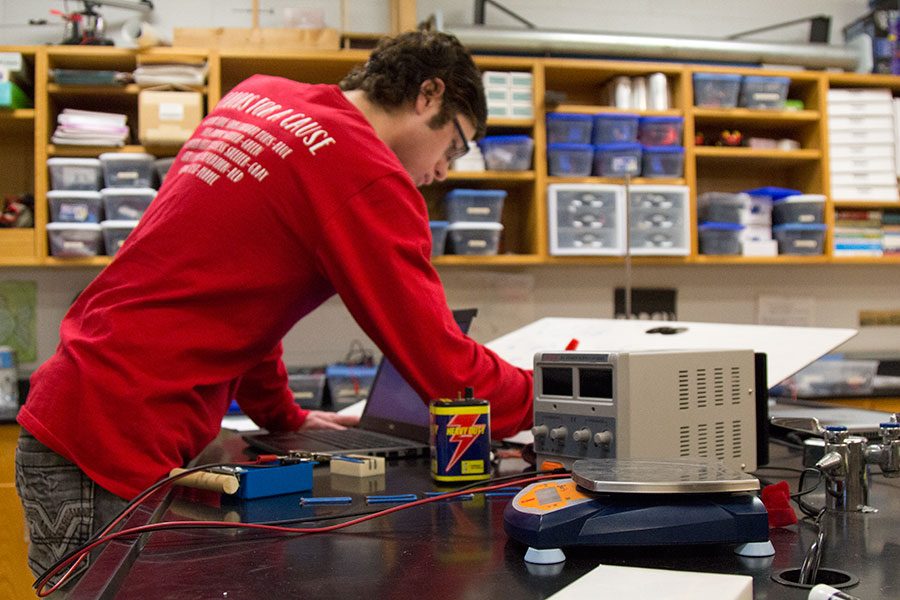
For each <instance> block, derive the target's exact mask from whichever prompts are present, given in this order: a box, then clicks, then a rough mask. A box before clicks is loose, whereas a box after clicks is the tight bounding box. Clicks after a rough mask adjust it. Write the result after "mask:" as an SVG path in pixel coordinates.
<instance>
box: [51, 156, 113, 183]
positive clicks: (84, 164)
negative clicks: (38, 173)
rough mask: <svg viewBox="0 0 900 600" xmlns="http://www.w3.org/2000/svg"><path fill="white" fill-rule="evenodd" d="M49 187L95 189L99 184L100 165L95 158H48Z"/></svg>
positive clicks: (100, 178)
mask: <svg viewBox="0 0 900 600" xmlns="http://www.w3.org/2000/svg"><path fill="white" fill-rule="evenodd" d="M47 167H49V169H50V187H51V188H52V189H54V190H85V191H97V190H99V189H100V185H101V183H100V182H101V180H102V177H101V174H102V170H101V165H100V160H99V159H96V158H59V157H56V158H49V159H47Z"/></svg>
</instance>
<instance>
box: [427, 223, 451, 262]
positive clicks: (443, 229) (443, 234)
mask: <svg viewBox="0 0 900 600" xmlns="http://www.w3.org/2000/svg"><path fill="white" fill-rule="evenodd" d="M428 224H429V225H430V226H431V256H432V257H434V256H443V254H444V247H445V246H446V244H447V226H448V225H449V224H450V223H449V222H448V221H429V223H428Z"/></svg>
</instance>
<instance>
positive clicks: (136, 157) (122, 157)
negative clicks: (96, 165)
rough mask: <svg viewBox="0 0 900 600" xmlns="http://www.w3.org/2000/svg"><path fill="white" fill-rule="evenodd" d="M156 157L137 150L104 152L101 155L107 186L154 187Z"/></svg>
mask: <svg viewBox="0 0 900 600" xmlns="http://www.w3.org/2000/svg"><path fill="white" fill-rule="evenodd" d="M154 160H155V157H153V156H152V155H150V154H141V153H137V152H104V153H103V154H101V155H100V164H101V166H102V167H103V180H104V182H105V184H106V187H138V188H149V187H153V177H154V172H155V171H154V167H153V161H154Z"/></svg>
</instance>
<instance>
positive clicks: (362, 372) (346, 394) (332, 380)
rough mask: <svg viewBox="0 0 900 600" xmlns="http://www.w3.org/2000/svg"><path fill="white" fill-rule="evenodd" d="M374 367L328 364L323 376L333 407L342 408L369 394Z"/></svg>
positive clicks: (373, 377) (373, 376)
mask: <svg viewBox="0 0 900 600" xmlns="http://www.w3.org/2000/svg"><path fill="white" fill-rule="evenodd" d="M376 370H377V368H376V367H368V366H365V365H328V366H327V367H326V368H325V378H326V379H327V380H328V391H329V393H330V394H331V405H332V407H333V408H343V407H345V406H349V405H351V404H354V403H356V402H359V401H360V400H364V399H366V398H367V397H368V396H369V388H370V387H371V386H372V381H374V379H375V372H376Z"/></svg>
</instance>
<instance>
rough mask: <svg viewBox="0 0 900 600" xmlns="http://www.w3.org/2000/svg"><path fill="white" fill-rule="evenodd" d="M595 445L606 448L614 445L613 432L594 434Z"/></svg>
mask: <svg viewBox="0 0 900 600" xmlns="http://www.w3.org/2000/svg"><path fill="white" fill-rule="evenodd" d="M594 443H595V444H597V445H598V446H605V445H607V444H610V443H612V432H610V431H601V432H600V433H596V434H594Z"/></svg>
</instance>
